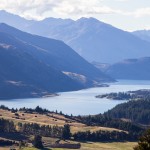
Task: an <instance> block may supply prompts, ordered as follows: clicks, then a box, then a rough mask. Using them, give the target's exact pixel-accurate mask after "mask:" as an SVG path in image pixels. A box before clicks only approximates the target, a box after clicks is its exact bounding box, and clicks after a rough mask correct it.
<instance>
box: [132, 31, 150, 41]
mask: <svg viewBox="0 0 150 150" xmlns="http://www.w3.org/2000/svg"><path fill="white" fill-rule="evenodd" d="M132 33H133V34H134V35H136V36H137V37H139V38H141V39H142V40H145V41H148V42H150V30H139V31H134V32H132Z"/></svg>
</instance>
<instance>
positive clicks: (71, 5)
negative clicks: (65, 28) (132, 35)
mask: <svg viewBox="0 0 150 150" xmlns="http://www.w3.org/2000/svg"><path fill="white" fill-rule="evenodd" d="M103 1H104V0H15V1H12V0H1V2H0V9H4V10H7V11H9V12H12V13H15V14H20V15H21V16H24V17H28V18H36V19H41V18H44V17H48V15H51V14H52V13H54V14H56V15H58V16H59V15H60V16H61V17H62V16H63V17H69V16H70V15H72V16H73V17H75V18H78V17H81V16H90V15H93V14H112V13H119V12H120V10H114V9H112V8H110V7H108V6H105V5H103V4H102V2H103Z"/></svg>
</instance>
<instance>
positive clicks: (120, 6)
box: [0, 0, 150, 31]
mask: <svg viewBox="0 0 150 150" xmlns="http://www.w3.org/2000/svg"><path fill="white" fill-rule="evenodd" d="M0 9H1V10H6V11H8V12H11V13H14V14H17V15H20V16H22V17H25V18H26V19H36V20H41V19H44V18H47V17H55V18H71V19H74V20H76V19H79V18H81V17H94V18H97V19H99V20H100V21H103V22H106V23H108V24H111V25H113V26H115V27H117V28H120V29H123V30H127V31H134V30H141V29H150V0H0Z"/></svg>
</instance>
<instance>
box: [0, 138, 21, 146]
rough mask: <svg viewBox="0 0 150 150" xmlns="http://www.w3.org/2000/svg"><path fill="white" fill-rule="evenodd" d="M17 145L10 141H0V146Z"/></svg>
mask: <svg viewBox="0 0 150 150" xmlns="http://www.w3.org/2000/svg"><path fill="white" fill-rule="evenodd" d="M14 144H15V145H18V143H16V142H15V141H10V140H2V139H0V146H3V147H4V146H12V145H14Z"/></svg>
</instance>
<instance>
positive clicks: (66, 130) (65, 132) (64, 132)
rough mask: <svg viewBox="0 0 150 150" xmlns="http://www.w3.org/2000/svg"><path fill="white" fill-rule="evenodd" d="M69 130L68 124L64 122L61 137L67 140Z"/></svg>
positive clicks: (69, 134) (69, 133)
mask: <svg viewBox="0 0 150 150" xmlns="http://www.w3.org/2000/svg"><path fill="white" fill-rule="evenodd" d="M70 136H71V132H70V125H68V124H65V125H64V128H63V132H62V139H64V140H68V139H70Z"/></svg>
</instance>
